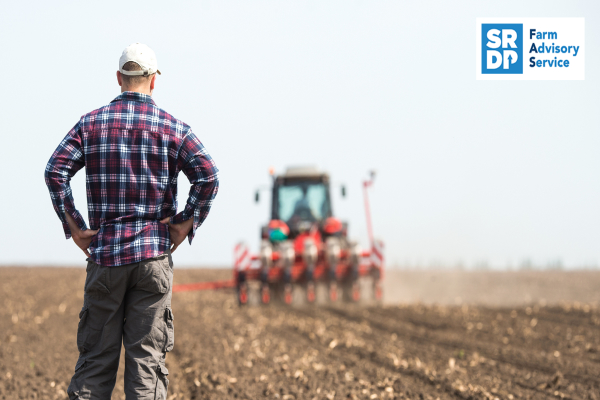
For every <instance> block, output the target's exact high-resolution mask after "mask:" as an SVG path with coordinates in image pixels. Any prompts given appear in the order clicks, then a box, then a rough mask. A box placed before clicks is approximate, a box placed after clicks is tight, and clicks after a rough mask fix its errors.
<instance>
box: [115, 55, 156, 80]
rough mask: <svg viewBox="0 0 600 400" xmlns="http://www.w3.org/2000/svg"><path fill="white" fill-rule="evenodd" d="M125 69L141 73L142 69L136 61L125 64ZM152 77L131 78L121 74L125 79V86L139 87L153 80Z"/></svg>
mask: <svg viewBox="0 0 600 400" xmlns="http://www.w3.org/2000/svg"><path fill="white" fill-rule="evenodd" d="M123 69H124V70H125V71H141V70H142V67H140V66H139V65H138V63H136V62H134V61H127V62H126V63H125V64H123ZM152 75H154V74H152ZM152 75H148V76H144V75H134V76H129V75H125V74H121V77H122V78H123V84H124V85H125V86H138V85H140V84H142V83H144V82H149V81H150V79H152Z"/></svg>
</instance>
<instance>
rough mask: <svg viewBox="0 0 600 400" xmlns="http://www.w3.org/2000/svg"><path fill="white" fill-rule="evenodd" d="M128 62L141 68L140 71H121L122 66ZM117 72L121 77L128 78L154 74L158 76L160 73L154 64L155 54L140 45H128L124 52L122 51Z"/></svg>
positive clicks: (148, 48) (143, 45)
mask: <svg viewBox="0 0 600 400" xmlns="http://www.w3.org/2000/svg"><path fill="white" fill-rule="evenodd" d="M129 61H133V62H134V63H136V64H137V65H139V66H140V67H142V70H141V71H125V70H124V69H123V65H125V63H127V62H129ZM119 71H120V72H121V73H122V74H123V75H129V76H136V75H144V76H148V75H152V74H154V73H156V72H158V74H159V75H160V71H159V70H158V65H157V63H156V54H154V52H153V51H152V49H151V48H150V47H148V46H146V45H145V44H142V43H133V44H130V45H129V46H127V48H126V49H125V50H123V54H121V58H120V59H119Z"/></svg>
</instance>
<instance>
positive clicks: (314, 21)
mask: <svg viewBox="0 0 600 400" xmlns="http://www.w3.org/2000/svg"><path fill="white" fill-rule="evenodd" d="M172 3H173V2H164V1H163V2H154V1H147V2H143V3H139V2H110V1H104V2H101V3H98V2H77V1H72V2H59V1H56V2H42V1H38V2H7V3H4V4H3V5H2V12H1V13H0V49H1V50H2V63H0V73H1V76H2V87H3V94H4V95H3V96H2V97H0V113H1V116H2V125H1V128H0V132H1V135H2V138H3V143H4V147H3V156H2V157H1V158H0V167H1V170H2V174H1V182H0V184H1V187H2V188H3V190H2V196H1V197H0V207H1V209H2V210H3V211H4V214H3V229H2V230H1V233H0V243H2V244H1V248H2V251H1V253H0V263H1V264H8V263H10V264H14V263H17V264H51V265H82V266H83V265H84V258H85V257H84V256H83V253H81V252H80V251H79V250H78V249H77V248H76V247H75V245H74V244H73V243H72V242H71V241H66V240H65V239H64V236H63V234H62V229H61V225H60V223H59V220H58V218H57V217H56V215H55V214H54V211H53V209H52V205H51V202H50V198H49V195H48V192H47V189H46V186H45V184H44V179H43V170H44V167H45V165H46V162H47V161H48V158H49V157H50V155H51V154H52V152H53V150H54V149H55V147H56V146H57V144H58V143H59V141H60V140H61V139H62V138H63V136H64V135H65V134H66V133H67V131H68V130H69V129H70V128H71V127H72V126H73V125H74V124H75V123H76V122H77V120H78V119H79V118H80V116H81V115H83V114H85V113H87V112H89V111H91V110H92V109H95V108H98V107H100V106H102V105H105V104H107V103H108V102H110V101H111V100H112V99H113V98H114V97H115V96H116V95H117V94H118V93H119V87H118V86H117V82H116V78H115V71H116V69H117V64H118V59H119V56H120V54H121V52H122V50H123V49H124V48H125V47H126V46H127V45H128V44H130V43H132V42H142V43H145V44H147V45H149V46H150V47H152V48H153V49H154V50H155V52H156V54H157V57H158V63H159V67H160V69H161V71H162V72H163V75H162V76H160V77H159V78H158V81H157V88H156V91H155V95H154V99H155V101H156V102H157V104H158V106H159V107H161V108H164V109H165V110H167V111H168V112H170V113H171V114H173V115H174V116H175V117H177V118H180V119H182V120H184V121H185V122H187V123H188V124H190V125H191V126H192V128H193V130H194V131H195V132H196V134H197V135H198V137H199V138H200V139H201V140H202V141H203V143H204V144H205V146H206V147H207V149H208V151H209V152H210V154H211V155H212V156H213V157H214V159H215V161H216V163H217V165H218V167H219V169H220V170H221V190H220V192H219V195H218V197H217V199H216V201H215V204H214V207H213V210H212V212H211V214H210V215H209V217H208V219H207V221H206V222H205V224H204V226H203V227H202V228H201V229H200V231H199V234H198V235H197V236H196V239H195V242H194V243H193V245H192V246H191V247H190V246H188V245H187V244H186V245H183V246H181V247H180V248H179V249H178V251H177V253H175V256H174V258H175V262H176V263H178V264H179V265H226V264H228V263H230V262H231V257H232V256H231V252H232V248H233V246H234V244H235V243H236V242H237V241H238V240H241V239H244V240H246V241H247V242H248V243H249V244H250V245H252V246H253V247H254V248H256V247H257V245H258V232H259V227H260V225H261V223H265V222H266V221H267V217H268V211H267V210H268V206H269V201H268V198H267V197H266V196H263V200H266V201H263V202H261V204H260V205H258V206H257V205H255V204H254V202H253V191H254V189H255V187H257V186H260V185H265V184H268V181H269V177H268V173H267V171H268V168H269V166H271V165H273V166H274V167H276V169H277V170H278V171H282V170H283V169H284V168H285V166H286V165H290V164H291V165H295V164H317V165H319V166H320V167H322V168H324V169H326V170H328V171H329V172H330V173H331V175H332V178H333V180H334V181H335V182H339V183H341V182H343V183H345V184H346V185H347V188H348V193H349V197H348V198H347V199H345V200H342V199H340V197H339V195H338V193H337V190H336V193H335V196H334V211H335V212H336V213H337V214H338V216H340V217H341V218H342V219H344V220H348V221H349V222H350V232H351V235H352V236H354V237H357V238H359V239H360V240H361V241H362V242H363V243H364V244H366V228H365V222H364V221H365V218H364V213H363V208H362V197H361V192H360V190H361V189H360V181H361V179H362V178H364V177H366V175H367V171H368V170H369V169H372V168H374V169H376V170H377V171H378V173H379V174H378V177H377V181H376V184H375V186H374V188H373V190H372V197H371V202H372V205H373V210H372V212H373V220H374V228H375V232H376V235H377V236H378V237H381V238H382V239H384V240H385V242H386V244H387V256H388V262H389V264H401V265H406V264H407V265H411V266H415V265H430V264H443V265H455V264H457V263H463V264H465V265H467V266H473V265H476V264H478V263H481V262H484V261H485V262H487V263H489V264H490V265H492V266H494V267H498V268H501V267H504V266H507V265H512V266H517V265H519V264H520V263H521V262H522V260H524V259H531V260H532V261H533V262H534V263H535V264H540V265H545V264H547V263H549V262H553V261H555V260H558V259H560V260H562V262H563V263H564V264H565V265H567V266H581V265H596V264H598V263H599V262H600V247H599V246H598V244H599V243H600V228H599V227H600V207H599V205H600V157H599V153H600V113H599V111H598V108H599V105H600V95H599V93H600V90H599V89H600V85H599V79H598V72H599V71H600V68H599V67H598V66H599V65H600V57H599V56H598V49H600V27H599V26H600V25H599V24H600V7H599V6H598V2H596V1H585V2H584V1H561V2H558V1H528V2H523V1H503V2H500V1H463V2H447V1H439V2H420V1H419V2H417V1H411V2H408V1H406V2H404V1H402V2H401V1H393V2H392V1H389V2H383V1H348V0H345V1H294V2H292V1H224V0H219V1H202V2H191V1H190V2H179V3H178V4H177V5H173V4H172ZM477 17H584V18H585V26H586V28H585V29H586V39H585V40H586V42H585V46H586V50H587V51H586V79H585V81H538V82H535V81H523V82H519V81H497V82H493V81H476V80H475V68H474V62H475V19H476V18H477ZM72 184H73V188H74V192H75V200H76V204H77V206H78V209H79V210H80V211H81V212H82V214H83V215H84V216H85V215H87V208H86V198H85V176H84V173H83V171H81V172H80V173H79V174H78V175H77V176H76V177H75V179H74V180H73V182H72ZM187 190H188V185H187V180H186V178H185V176H183V175H181V180H180V196H181V195H183V197H180V204H183V203H184V202H185V195H186V194H187Z"/></svg>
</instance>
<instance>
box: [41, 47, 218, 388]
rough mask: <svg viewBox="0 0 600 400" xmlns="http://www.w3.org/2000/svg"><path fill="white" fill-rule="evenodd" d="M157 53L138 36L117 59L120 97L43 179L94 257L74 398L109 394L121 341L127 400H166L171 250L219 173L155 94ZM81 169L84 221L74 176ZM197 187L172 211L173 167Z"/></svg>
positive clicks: (86, 120)
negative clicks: (85, 200) (85, 201)
mask: <svg viewBox="0 0 600 400" xmlns="http://www.w3.org/2000/svg"><path fill="white" fill-rule="evenodd" d="M160 73H161V72H160V71H159V70H158V64H157V62H156V55H155V54H154V52H153V51H152V49H150V48H149V47H148V46H146V45H143V44H140V43H134V44H132V45H130V46H128V47H127V48H126V49H125V50H124V51H123V54H122V55H121V58H120V59H119V70H118V71H117V82H118V83H119V86H121V94H120V95H119V96H117V98H115V99H114V100H113V101H112V102H111V103H110V104H109V105H107V106H105V107H102V108H99V109H97V110H94V111H92V112H90V113H88V114H86V115H84V116H83V117H81V119H80V120H79V122H78V123H77V124H76V125H75V127H73V129H71V130H70V131H69V133H68V134H67V135H66V136H65V138H64V139H63V140H62V141H61V143H60V144H59V146H58V147H57V149H56V151H55V152H54V154H53V155H52V157H50V161H48V164H47V165H46V171H45V179H46V184H47V185H48V188H49V190H50V198H51V199H52V204H53V206H54V210H55V211H56V214H57V215H58V217H59V218H60V220H61V222H62V224H63V230H64V233H65V236H66V238H67V239H69V238H71V237H72V238H73V241H74V242H75V244H76V245H77V247H79V248H80V249H81V250H82V251H83V252H84V253H85V255H86V256H87V257H88V259H87V260H86V261H87V266H86V279H85V285H84V297H83V307H82V309H81V312H80V313H79V324H78V327H77V348H78V350H79V358H78V359H77V363H76V364H75V373H74V374H73V377H72V378H71V383H70V384H69V387H68V388H67V393H68V395H69V398H70V399H72V400H76V399H84V398H85V399H89V398H94V399H109V398H110V397H111V395H112V391H113V388H114V385H115V379H116V376H117V369H118V366H119V358H120V353H121V346H123V347H124V348H125V374H124V390H125V394H126V397H127V398H128V399H129V398H132V399H133V398H135V399H140V400H142V399H147V400H150V399H154V400H156V399H161V400H166V398H167V388H168V384H169V380H168V379H167V376H168V375H169V371H168V369H167V368H166V365H165V360H166V354H167V352H169V351H171V350H172V349H173V346H174V343H175V336H174V332H175V331H174V329H175V325H174V316H173V310H172V308H171V295H172V286H173V258H172V256H171V254H172V253H173V252H174V251H175V250H176V249H177V247H178V246H179V245H180V244H181V243H182V242H183V241H184V240H185V238H186V237H187V238H188V239H189V242H190V243H191V242H192V239H193V237H194V234H195V232H196V229H197V228H198V227H199V226H200V225H201V224H202V222H203V221H204V219H205V218H206V216H207V215H208V212H209V211H210V207H211V205H212V202H213V199H214V198H215V196H216V194H217V190H218V187H219V181H218V179H217V173H218V171H217V168H216V167H215V164H214V162H213V160H212V158H211V157H210V156H209V155H208V153H207V152H206V150H205V149H204V146H202V143H200V141H199V140H198V138H196V136H195V135H194V133H192V130H191V129H190V127H189V126H188V125H186V124H184V123H183V122H181V121H179V120H177V119H175V118H173V117H172V116H171V115H170V114H168V113H166V112H165V111H163V110H161V109H159V108H158V107H156V105H155V104H154V101H152V97H151V96H152V93H153V91H154V86H155V82H156V76H157V74H158V75H160ZM84 166H85V167H86V185H87V197H88V216H89V220H90V226H91V228H92V229H87V226H86V223H85V221H84V219H83V217H82V215H81V214H80V213H79V211H77V209H76V208H75V200H74V199H73V194H72V192H71V186H70V180H71V178H72V177H73V175H75V173H76V172H77V171H79V170H80V169H81V168H83V167H84ZM180 171H182V172H183V173H184V174H185V175H186V176H187V177H188V179H189V181H190V183H191V184H192V186H191V189H190V192H189V195H188V198H187V201H186V204H185V207H184V209H183V210H182V211H181V212H180V213H179V214H177V215H176V212H177V175H178V174H179V172H180Z"/></svg>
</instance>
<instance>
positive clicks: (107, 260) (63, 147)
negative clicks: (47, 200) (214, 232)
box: [45, 92, 219, 266]
mask: <svg viewBox="0 0 600 400" xmlns="http://www.w3.org/2000/svg"><path fill="white" fill-rule="evenodd" d="M84 166H85V167H86V186H87V199H88V215H89V222H90V227H91V229H99V232H98V234H97V235H95V236H94V237H93V239H92V242H91V244H90V248H89V250H90V254H91V258H92V260H93V261H94V262H96V263H97V264H99V265H104V266H117V265H124V264H130V263H134V262H138V261H142V260H145V259H147V258H151V257H155V256H158V255H160V254H162V253H164V252H166V251H167V250H168V249H169V247H170V239H169V229H168V226H167V225H165V224H162V223H160V222H159V221H160V220H162V219H163V218H166V217H171V222H172V223H174V224H177V223H180V222H183V221H186V220H188V219H190V218H193V219H194V223H193V228H192V230H191V231H190V233H189V235H188V239H189V242H190V244H191V243H192V239H193V237H194V234H195V232H196V229H198V226H200V225H201V224H202V222H203V221H204V219H205V218H206V216H207V215H208V212H209V210H210V207H211V204H212V201H213V199H214V197H215V196H216V194H217V190H218V186H219V182H218V179H217V173H218V170H217V168H216V166H215V163H214V162H213V160H212V158H211V157H210V156H209V155H208V153H207V152H206V150H205V149H204V146H203V145H202V143H200V141H199V140H198V138H196V136H195V135H194V134H193V133H192V130H191V129H190V127H189V126H188V125H186V124H184V123H183V122H181V121H179V120H177V119H175V118H174V117H173V116H171V115H170V114H168V113H166V112H165V111H163V110H161V109H160V108H158V107H156V105H155V104H154V101H153V100H152V98H151V97H150V96H147V95H145V94H142V93H137V92H124V93H121V94H120V95H119V96H117V98H115V99H114V100H113V101H112V102H111V103H110V104H109V105H107V106H104V107H102V108H99V109H97V110H95V111H92V112H91V113H89V114H86V115H84V116H83V117H81V119H80V120H79V122H78V123H77V124H76V125H75V126H74V127H73V129H71V131H70V132H69V133H68V134H67V136H66V137H65V138H64V139H63V140H62V142H61V143H60V144H59V146H58V148H57V149H56V151H55V152H54V154H53V155H52V157H51V158H50V161H48V165H47V166H46V172H45V179H46V184H47V185H48V189H49V190H50V197H51V199H52V203H53V205H54V210H55V211H56V213H57V214H58V217H59V218H60V220H61V221H62V224H63V229H64V231H65V235H66V238H67V239H69V238H70V237H71V231H70V229H69V225H68V224H67V220H66V216H65V213H67V212H68V213H69V215H71V216H72V217H73V219H74V220H75V221H76V222H77V225H78V226H79V227H80V228H81V229H84V230H85V229H87V227H86V224H85V221H84V219H83V217H82V216H81V214H80V213H79V211H77V209H76V208H75V203H74V200H73V195H72V192H71V186H70V183H69V182H70V180H71V177H73V175H75V173H76V172H77V171H79V170H80V169H81V168H83V167H84ZM179 171H183V173H184V174H185V175H186V176H187V177H188V179H189V180H190V183H191V184H192V187H191V189H190V192H189V197H188V200H187V203H186V205H185V208H184V209H183V211H181V212H180V213H179V214H177V215H175V214H176V213H177V175H178V174H179Z"/></svg>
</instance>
